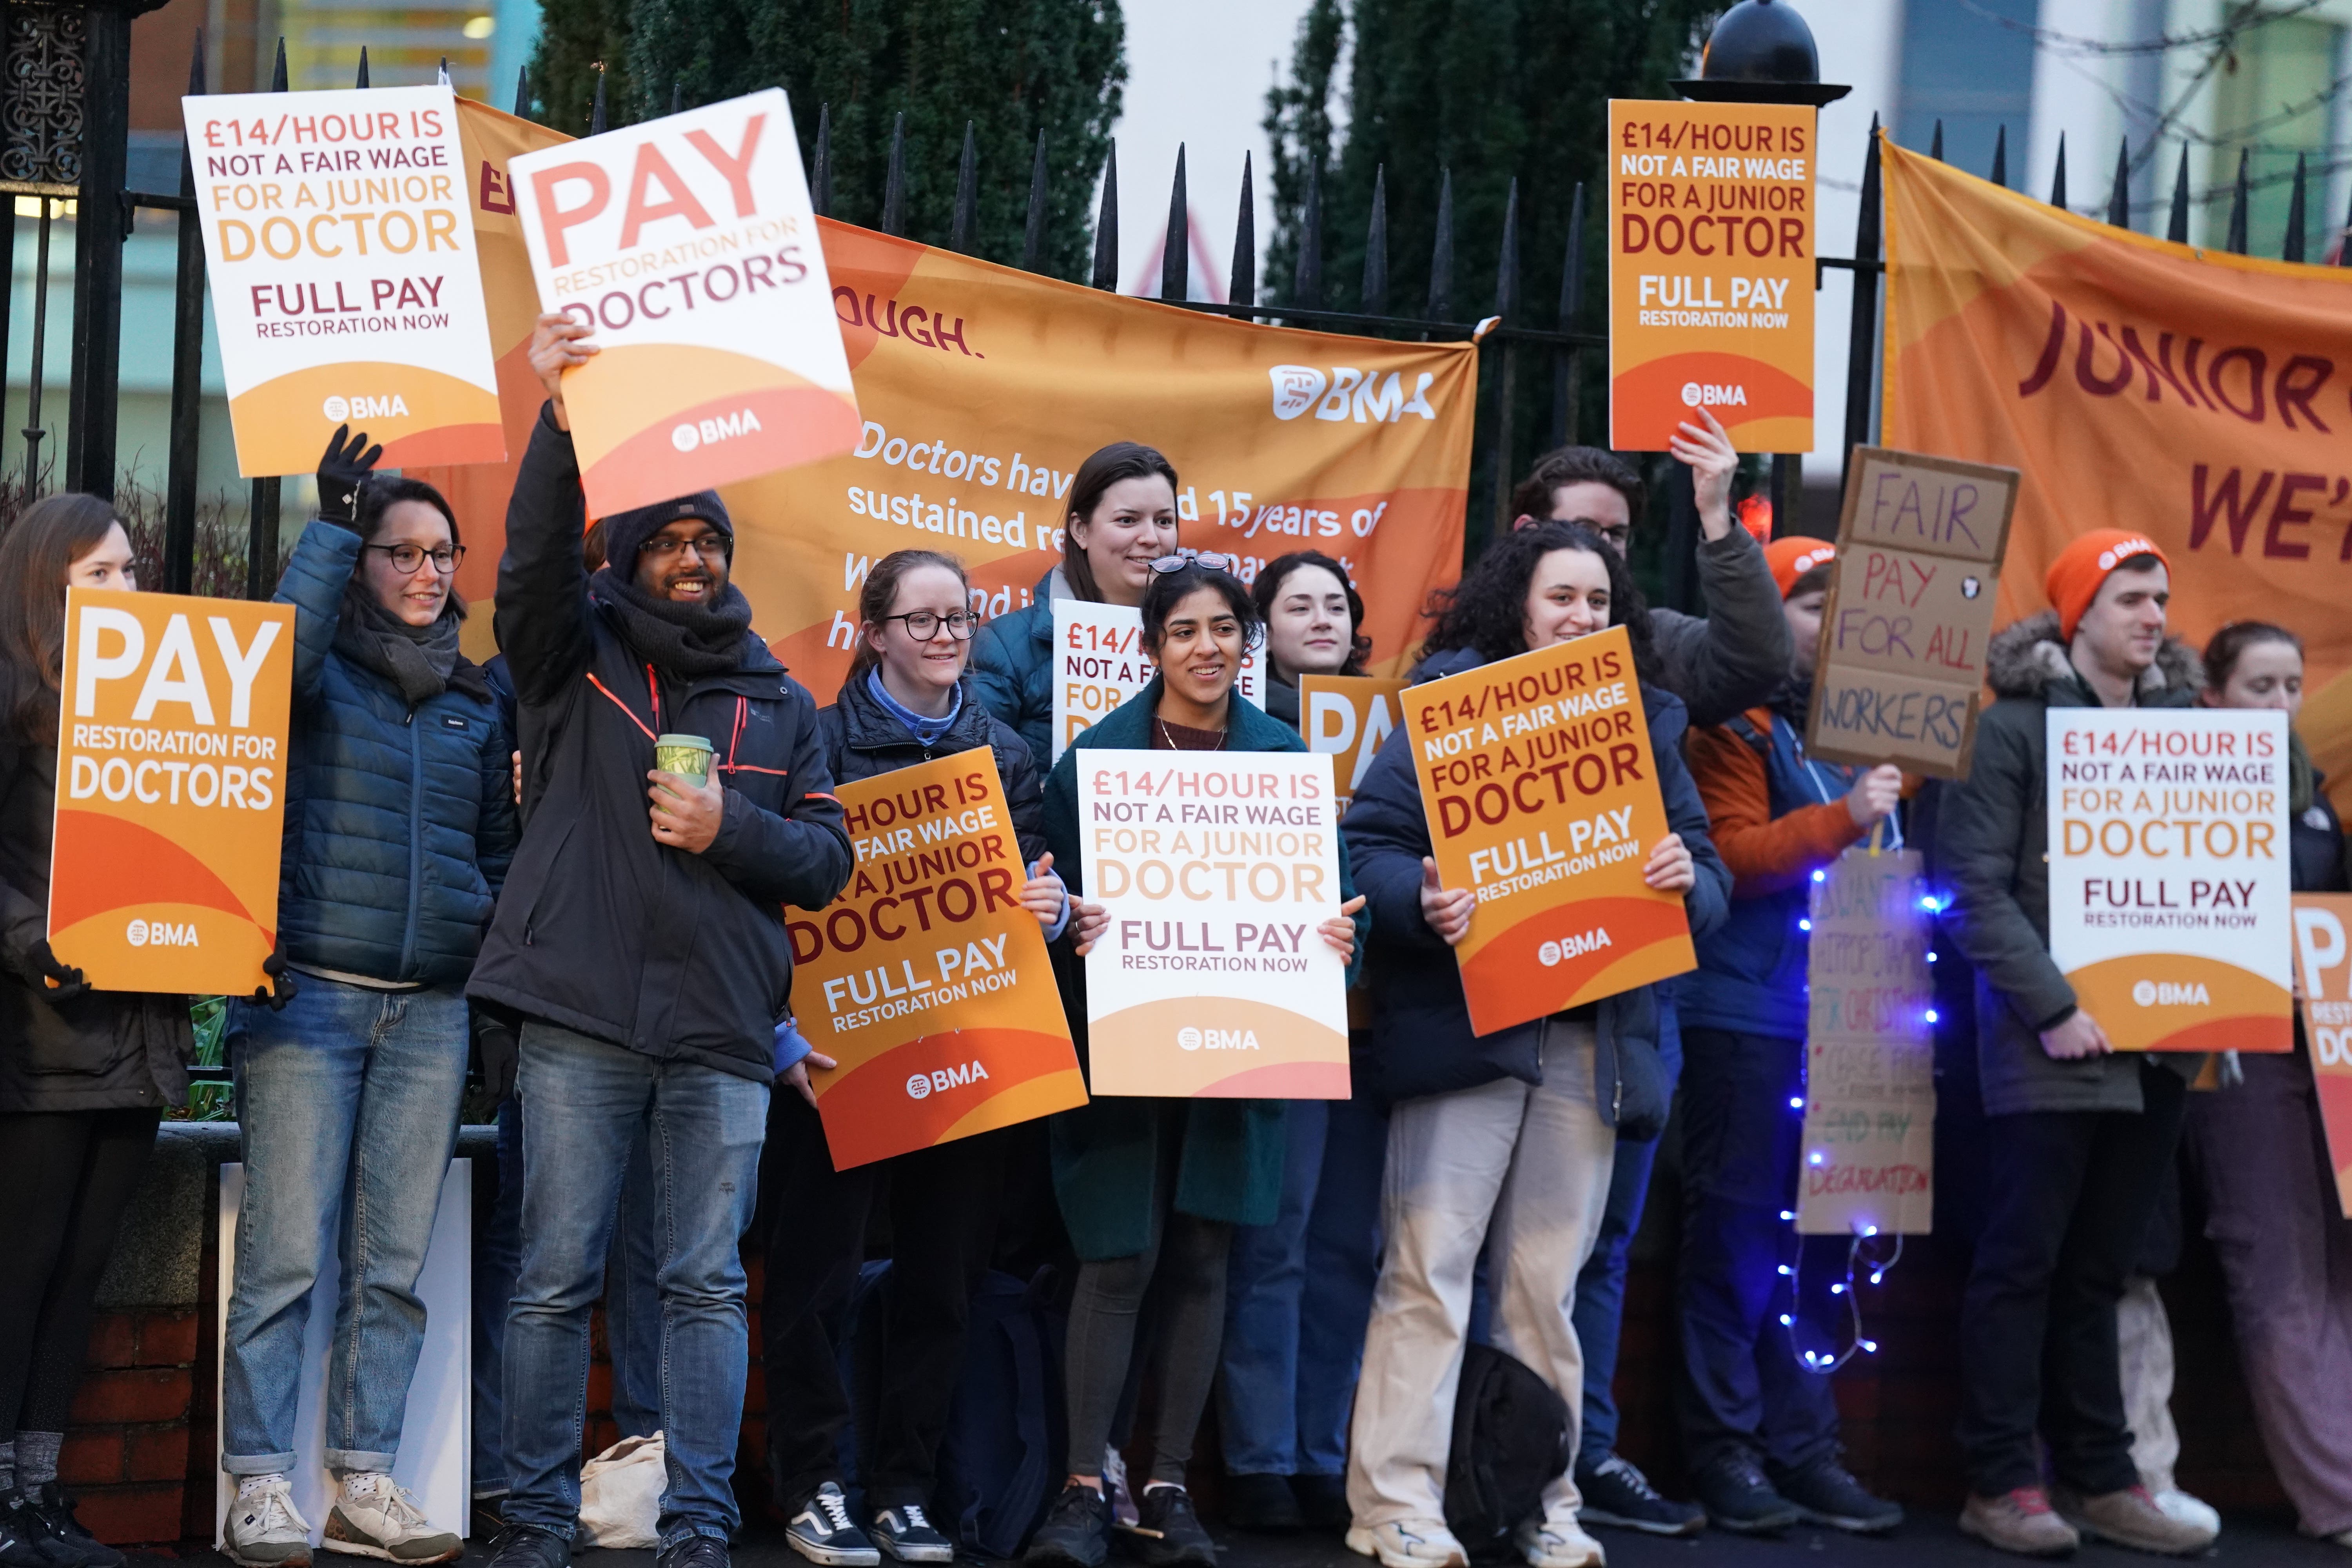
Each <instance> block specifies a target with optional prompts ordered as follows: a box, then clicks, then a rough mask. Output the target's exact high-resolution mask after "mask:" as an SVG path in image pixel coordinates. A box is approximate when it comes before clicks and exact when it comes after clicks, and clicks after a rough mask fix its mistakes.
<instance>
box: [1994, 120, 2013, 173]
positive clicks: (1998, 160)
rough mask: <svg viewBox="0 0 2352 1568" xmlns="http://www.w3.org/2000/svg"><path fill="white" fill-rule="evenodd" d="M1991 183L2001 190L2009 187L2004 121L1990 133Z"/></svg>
mask: <svg viewBox="0 0 2352 1568" xmlns="http://www.w3.org/2000/svg"><path fill="white" fill-rule="evenodd" d="M1992 183H1993V184H1996V185H1999V186H2000V188H2001V189H2002V190H2007V189H2009V127H2008V125H2007V124H2006V123H2004V124H2003V125H2002V126H2001V127H2000V129H1999V130H1997V131H1995V132H1993V133H1992Z"/></svg>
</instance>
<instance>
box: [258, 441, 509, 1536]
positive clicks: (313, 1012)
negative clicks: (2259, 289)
mask: <svg viewBox="0 0 2352 1568" xmlns="http://www.w3.org/2000/svg"><path fill="white" fill-rule="evenodd" d="M346 437H348V438H346ZM382 451H383V448H381V447H370V446H368V444H367V437H366V436H365V435H364V434H362V435H359V436H349V434H348V429H341V430H338V431H337V432H336V433H335V438H334V440H333V441H332V442H331V443H330V444H329V446H328V448H327V453H326V456H325V458H323V459H322V460H321V462H320V468H319V516H318V518H317V520H316V521H313V522H311V523H310V526H309V527H308V528H306V529H304V530H303V531H302V538H301V541H300V542H299V543H298V544H296V545H295V547H294V552H293V555H292V557H291V558H290V559H289V561H288V562H287V563H286V574H285V577H284V579H283V581H282V582H281V583H280V584H279V586H278V595H277V597H278V603H280V604H289V605H293V606H294V713H293V726H292V731H291V739H290V742H289V748H288V752H289V754H288V756H287V758H286V769H285V774H284V779H285V791H286V838H285V849H284V860H283V871H282V873H281V876H280V881H279V890H278V943H279V952H280V956H281V957H282V958H283V959H284V961H285V963H286V965H287V967H289V969H292V970H294V971H297V972H299V977H289V979H288V981H287V984H284V985H283V986H282V987H281V990H280V994H278V995H277V996H275V997H273V998H271V999H270V1000H269V1002H268V1005H260V1004H257V1003H238V1004H234V1005H232V1009H231V1015H230V1023H229V1036H228V1043H229V1065H230V1067H231V1068H233V1069H234V1072H235V1075H236V1101H237V1120H238V1122H239V1125H240V1127H241V1128H242V1130H243V1133H244V1142H245V1183H246V1184H245V1200H244V1206H243V1208H242V1210H241V1212H240V1214H239V1215H238V1219H237V1233H236V1285H235V1288H234V1289H233V1290H232V1292H231V1294H230V1298H229V1306H228V1324H227V1329H226V1333H225V1334H224V1335H223V1342H222V1356H223V1361H224V1369H223V1376H222V1382H221V1438H222V1442H221V1452H222V1456H223V1458H222V1461H221V1462H222V1466H223V1468H226V1470H227V1471H228V1473H229V1474H230V1475H232V1476H234V1477H235V1478H236V1481H237V1495H236V1501H235V1502H234V1503H233V1504H232V1505H231V1507H230V1510H229V1517H228V1526H227V1531H226V1544H227V1550H228V1554H229V1556H230V1557H232V1558H233V1559H235V1560H236V1562H238V1563H245V1564H247V1565H248V1568H284V1565H286V1564H296V1563H309V1562H310V1524H309V1522H308V1521H305V1520H304V1519H303V1518H302V1516H301V1515H300V1513H299V1512H298V1511H297V1510H296V1509H295V1506H294V1498H293V1491H292V1487H291V1483H290V1481H289V1478H288V1472H289V1471H290V1470H291V1469H292V1468H293V1467H294V1463H295V1457H294V1436H295V1434H294V1412H295V1395H296V1391H297V1389H298V1388H299V1384H300V1381H301V1371H302V1364H301V1363H302V1335H303V1329H304V1326H305V1323H306V1322H307V1321H308V1319H309V1317H310V1289H311V1287H312V1285H313V1284H314V1283H315V1282H316V1281H317V1279H318V1275H319V1268H320V1261H321V1259H320V1241H321V1238H322V1237H326V1236H328V1235H330V1234H332V1235H334V1236H336V1237H338V1238H339V1255H340V1263H341V1294H340V1297H339V1299H338V1300H337V1303H336V1308H335V1328H334V1337H333V1341H332V1343H333V1347H334V1348H333V1352H332V1355H331V1368H332V1371H331V1375H330V1376H329V1377H328V1379H327V1391H326V1404H327V1444H326V1460H327V1465H328V1467H329V1468H331V1469H332V1470H333V1471H335V1472H336V1475H337V1478H338V1484H337V1487H336V1489H335V1492H334V1497H333V1501H332V1502H331V1504H330V1506H329V1512H328V1516H327V1519H326V1521H325V1533H326V1538H327V1540H328V1542H330V1543H331V1546H332V1548H333V1550H335V1551H338V1552H357V1553H360V1554H362V1555H365V1556H372V1557H383V1558H387V1559H390V1560H391V1561H394V1562H398V1563H412V1564H414V1563H440V1562H446V1561H447V1560H448V1559H450V1558H454V1557H456V1556H457V1554H458V1552H459V1551H460V1550H461V1549H462V1547H463V1545H464V1542H462V1541H460V1540H459V1538H458V1536H457V1533H456V1532H455V1531H452V1530H449V1529H446V1528H440V1527H436V1525H435V1524H434V1523H433V1522H432V1521H428V1520H427V1519H426V1518H425V1515H424V1513H423V1512H422V1511H420V1510H418V1508H417V1507H416V1505H415V1502H414V1501H413V1500H411V1499H410V1498H409V1496H408V1494H407V1493H406V1492H405V1491H404V1489H402V1488H401V1487H400V1486H399V1485H397V1484H396V1483H395V1482H394V1480H393V1479H392V1473H391V1472H392V1468H393V1463H394V1458H396V1457H397V1455H398V1453H399V1449H400V1437H401V1417H402V1415H403V1412H404V1410H405V1408H406V1406H407V1404H408V1384H409V1380H410V1378H411V1376H412V1375H413V1374H414V1373H415V1370H416V1359H417V1355H418V1352H419V1351H420V1350H421V1349H422V1347H423V1344H424V1339H425V1307H424V1303H423V1302H421V1301H420V1300H418V1299H417V1296H416V1279H417V1276H418V1274H419V1273H421V1272H422V1271H423V1268H424V1266H425V1246H426V1243H427V1242H428V1241H429V1240H430V1238H431V1237H432V1233H433V1220H434V1215H435V1213H436V1209H437V1206H438V1204H439V1201H440V1193H441V1182H442V1177H443V1174H444V1173H445V1172H446V1170H447V1169H448V1165H449V1155H450V1151H451V1149H452V1148H453V1147H454V1146H455V1143H456V1142H457V1100H458V1095H459V1092H460V1091H461V1090H462V1089H463V1088H464V1087H465V1079H466V1057H467V1009H466V995H465V988H466V979H467V974H468V973H470V972H471V971H472V968H473V963H474V955H475V952H476V950H477V949H478V947H479V946H480V944H481V939H482V933H483V931H484V930H485V929H486V927H487V926H488V923H489V918H490V905H491V900H493V899H494V898H495V897H496V896H497V893H498V889H499V883H500V882H501V881H502V880H503V879H504V878H505V875H506V868H507V862H508V859H509V857H510V856H511V855H512V853H513V850H514V846H515V838H516V817H515V802H514V786H513V774H512V763H511V761H510V756H509V753H510V752H512V750H513V747H512V744H511V742H509V739H508V736H507V731H506V726H505V725H504V723H502V722H501V721H500V720H499V710H498V707H497V705H496V703H495V702H494V701H493V700H492V698H491V694H490V688H489V684H488V681H487V679H485V678H484V676H483V674H482V671H481V670H480V669H479V668H477V667H476V666H475V665H473V664H472V663H470V662H468V661H467V658H465V656H464V655H462V654H460V653H459V652H458V651H457V628H458V624H459V623H460V622H461V621H463V620H464V619H465V615H466V606H465V602H464V601H463V600H462V599H460V598H459V597H458V596H457V591H456V589H455V587H454V585H453V584H454V580H455V577H456V574H457V563H458V561H459V560H460V559H461V558H462V557H463V555H464V552H465V546H464V545H463V544H461V543H459V542H458V538H457V518H456V517H455V516H454V515H452V513H451V512H450V510H449V503H448V502H447V501H446V500H443V499H442V498H441V494H440V492H439V491H438V490H436V489H434V488H433V487H432V486H430V485H427V484H425V483H423V482H421V481H419V480H416V479H391V480H375V479H371V477H370V474H369V470H370V469H371V468H373V466H374V463H375V460H376V458H378V457H379V456H381V455H382ZM456 1522H457V1521H443V1523H444V1524H445V1525H446V1524H454V1523H456Z"/></svg>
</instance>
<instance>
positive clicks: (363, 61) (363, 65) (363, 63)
mask: <svg viewBox="0 0 2352 1568" xmlns="http://www.w3.org/2000/svg"><path fill="white" fill-rule="evenodd" d="M367 84H368V79H367V46H366V45H365V44H362V45H361V46H360V79H359V80H357V81H355V82H353V83H352V86H353V87H365V86H367Z"/></svg>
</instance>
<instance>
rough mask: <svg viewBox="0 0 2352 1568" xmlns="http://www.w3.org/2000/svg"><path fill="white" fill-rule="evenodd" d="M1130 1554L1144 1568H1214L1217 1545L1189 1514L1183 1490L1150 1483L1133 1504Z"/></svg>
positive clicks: (1187, 1497)
mask: <svg viewBox="0 0 2352 1568" xmlns="http://www.w3.org/2000/svg"><path fill="white" fill-rule="evenodd" d="M1135 1510H1136V1513H1137V1515H1138V1518H1137V1520H1136V1523H1135V1531H1134V1540H1133V1543H1132V1548H1131V1549H1132V1550H1133V1552H1135V1555H1136V1557H1137V1558H1138V1559H1139V1561H1141V1562H1142V1563H1143V1565H1144V1568H1177V1564H1179V1563H1188V1564H1190V1565H1191V1568H1217V1543H1216V1542H1213V1541H1211V1540H1210V1539H1209V1532H1208V1531H1206V1530H1203V1529H1202V1527H1201V1516H1200V1515H1199V1514H1197V1513H1195V1512H1193V1511H1192V1493H1191V1492H1188V1491H1186V1490H1185V1489H1183V1488H1182V1487H1180V1486H1173V1485H1164V1484H1161V1483H1160V1482H1157V1481H1155V1482H1152V1483H1150V1484H1149V1485H1147V1486H1146V1487H1145V1488H1144V1489H1143V1496H1142V1497H1141V1498H1139V1499H1138V1500H1137V1501H1136V1504H1135Z"/></svg>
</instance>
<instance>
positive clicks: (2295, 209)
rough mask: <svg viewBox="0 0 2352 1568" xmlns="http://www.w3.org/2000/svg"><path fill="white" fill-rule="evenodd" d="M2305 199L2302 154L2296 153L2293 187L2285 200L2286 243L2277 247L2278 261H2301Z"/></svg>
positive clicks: (2306, 219)
mask: <svg viewBox="0 0 2352 1568" xmlns="http://www.w3.org/2000/svg"><path fill="white" fill-rule="evenodd" d="M2304 202H2305V195H2304V189H2303V154H2302V153H2296V154H2295V155H2294V189H2292V190H2291V191H2289V192H2288V193H2287V198H2286V242H2285V244H2284V245H2282V246H2281V247H2279V259H2280V260H2282V261H2301V260H2302V259H2303V240H2304V233H2303V231H2304V229H2305V227H2306V226H2308V225H2309V222H2310V219H2309V218H2308V217H2307V216H2305V210H2304Z"/></svg>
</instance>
